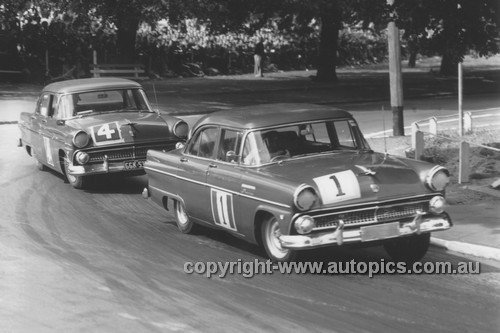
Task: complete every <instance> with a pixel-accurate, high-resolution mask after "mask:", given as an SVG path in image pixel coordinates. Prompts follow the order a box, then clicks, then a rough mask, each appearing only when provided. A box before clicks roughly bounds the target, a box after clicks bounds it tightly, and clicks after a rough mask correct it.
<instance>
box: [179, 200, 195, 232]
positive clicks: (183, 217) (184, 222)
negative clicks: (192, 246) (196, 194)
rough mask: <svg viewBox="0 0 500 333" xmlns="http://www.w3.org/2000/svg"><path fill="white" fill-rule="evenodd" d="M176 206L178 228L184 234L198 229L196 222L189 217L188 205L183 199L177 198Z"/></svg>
mask: <svg viewBox="0 0 500 333" xmlns="http://www.w3.org/2000/svg"><path fill="white" fill-rule="evenodd" d="M174 206H175V223H176V224H177V228H178V229H179V230H180V231H181V232H182V233H183V234H190V233H193V232H194V230H195V229H196V228H195V227H196V226H195V224H194V222H193V221H192V220H191V219H190V218H189V216H188V214H187V212H186V207H185V206H184V203H183V202H182V201H178V200H176V201H175V202H174Z"/></svg>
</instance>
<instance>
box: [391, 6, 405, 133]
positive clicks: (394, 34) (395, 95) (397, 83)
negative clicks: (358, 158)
mask: <svg viewBox="0 0 500 333" xmlns="http://www.w3.org/2000/svg"><path fill="white" fill-rule="evenodd" d="M387 4H388V5H389V6H392V5H394V0H387ZM390 16H391V21H389V23H388V25H387V40H388V44H389V45H388V46H389V47H388V49H389V82H390V90H391V108H392V120H393V124H392V134H393V135H394V136H404V135H405V129H404V121H403V76H402V74H401V47H400V45H399V29H398V27H397V26H396V22H394V20H392V18H394V17H395V13H391V14H390Z"/></svg>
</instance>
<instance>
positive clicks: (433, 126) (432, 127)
mask: <svg viewBox="0 0 500 333" xmlns="http://www.w3.org/2000/svg"><path fill="white" fill-rule="evenodd" d="M437 126H438V121H437V118H436V117H432V118H431V119H429V133H431V134H434V135H437V132H438V130H437Z"/></svg>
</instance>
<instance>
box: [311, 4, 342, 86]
mask: <svg viewBox="0 0 500 333" xmlns="http://www.w3.org/2000/svg"><path fill="white" fill-rule="evenodd" d="M339 29H340V9H339V8H338V7H337V6H336V4H331V5H327V8H325V11H324V12H323V15H321V32H320V42H319V59H318V70H317V73H316V79H317V80H318V81H329V82H335V81H337V72H336V66H337V47H338V39H339Z"/></svg>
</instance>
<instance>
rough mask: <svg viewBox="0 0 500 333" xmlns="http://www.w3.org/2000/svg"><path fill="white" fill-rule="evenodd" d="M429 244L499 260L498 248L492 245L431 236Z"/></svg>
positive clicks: (499, 250) (499, 252) (499, 251)
mask: <svg viewBox="0 0 500 333" xmlns="http://www.w3.org/2000/svg"><path fill="white" fill-rule="evenodd" d="M431 245H434V246H436V247H440V248H443V249H446V250H448V251H453V252H458V253H461V254H467V255H471V256H474V257H479V258H484V259H492V260H496V261H500V249H497V248H494V247H489V246H483V245H476V244H470V243H464V242H458V241H449V240H444V239H441V238H435V237H431Z"/></svg>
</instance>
